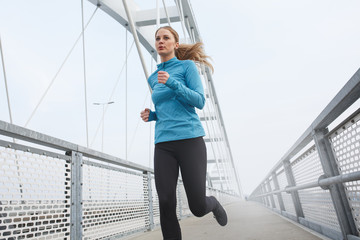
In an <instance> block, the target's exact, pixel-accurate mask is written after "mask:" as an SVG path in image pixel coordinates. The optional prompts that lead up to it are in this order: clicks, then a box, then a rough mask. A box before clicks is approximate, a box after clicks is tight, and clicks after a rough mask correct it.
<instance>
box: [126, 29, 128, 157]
mask: <svg viewBox="0 0 360 240" xmlns="http://www.w3.org/2000/svg"><path fill="white" fill-rule="evenodd" d="M125 52H126V53H127V52H128V30H127V29H126V28H125ZM127 84H128V58H127V56H126V54H125V160H127V159H128V142H127V141H128V131H127V130H128V123H127V120H128V116H127V115H128V102H127V100H128V99H127V98H128V97H127Z"/></svg>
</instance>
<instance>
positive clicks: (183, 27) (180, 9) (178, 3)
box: [175, 0, 188, 43]
mask: <svg viewBox="0 0 360 240" xmlns="http://www.w3.org/2000/svg"><path fill="white" fill-rule="evenodd" d="M175 2H176V3H177V7H178V10H179V16H180V22H181V27H182V30H183V33H184V38H185V43H188V40H187V37H186V31H185V24H184V15H183V8H182V3H181V0H177V1H175Z"/></svg>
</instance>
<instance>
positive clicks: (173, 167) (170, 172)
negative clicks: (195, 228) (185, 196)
mask: <svg viewBox="0 0 360 240" xmlns="http://www.w3.org/2000/svg"><path fill="white" fill-rule="evenodd" d="M173 149H174V148H173V142H165V143H158V144H156V145H155V153H154V169H155V184H156V190H157V193H158V197H159V205H160V224H161V231H162V233H163V237H164V240H165V239H166V240H170V239H171V240H181V230H180V225H179V222H178V219H177V215H176V185H177V180H178V175H179V165H178V161H177V160H176V159H175V157H174V154H173Z"/></svg>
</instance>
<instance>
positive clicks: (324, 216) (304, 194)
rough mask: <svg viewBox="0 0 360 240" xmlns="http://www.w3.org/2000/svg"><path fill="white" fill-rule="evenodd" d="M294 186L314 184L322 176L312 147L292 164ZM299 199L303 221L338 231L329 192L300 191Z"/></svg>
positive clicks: (317, 156) (317, 158) (319, 164)
mask: <svg viewBox="0 0 360 240" xmlns="http://www.w3.org/2000/svg"><path fill="white" fill-rule="evenodd" d="M292 169H293V173H294V178H295V181H296V185H302V184H307V183H311V182H316V181H317V180H318V179H319V176H321V175H323V174H324V171H323V169H322V166H321V162H320V158H319V155H318V153H317V151H316V148H315V146H312V147H311V148H310V149H309V150H307V151H306V152H305V153H304V154H302V155H301V156H300V157H299V158H297V159H296V160H295V161H294V162H293V163H292ZM298 192H299V198H300V202H301V206H302V209H303V212H304V217H305V219H308V220H310V221H313V222H316V223H319V224H321V225H324V226H327V227H329V228H331V229H334V230H336V231H340V226H339V222H338V219H337V216H336V212H335V209H334V206H333V203H332V200H331V196H330V192H329V191H328V190H326V191H325V190H323V189H321V188H320V187H316V188H310V189H304V190H300V191H298Z"/></svg>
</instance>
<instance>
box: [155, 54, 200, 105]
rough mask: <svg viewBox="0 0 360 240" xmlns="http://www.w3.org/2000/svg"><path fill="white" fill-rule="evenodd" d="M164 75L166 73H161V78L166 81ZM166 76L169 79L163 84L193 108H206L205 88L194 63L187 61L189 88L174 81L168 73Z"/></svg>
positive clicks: (187, 83) (186, 78) (186, 69)
mask: <svg viewBox="0 0 360 240" xmlns="http://www.w3.org/2000/svg"><path fill="white" fill-rule="evenodd" d="M159 73H160V71H159ZM159 73H158V74H159ZM164 73H166V72H161V73H160V78H164V79H166V76H162V75H163V74H164ZM166 74H167V76H168V77H167V79H166V80H165V81H164V82H163V83H164V84H165V85H166V86H168V87H169V88H171V89H172V90H174V92H175V93H176V95H178V96H181V97H183V98H184V99H185V101H186V102H187V103H188V104H190V105H191V106H194V107H197V108H199V109H202V108H203V107H204V105H205V97H204V88H203V86H202V83H201V79H200V75H199V72H198V70H197V68H196V65H195V63H194V62H193V61H187V66H186V67H185V82H186V85H187V86H185V85H184V84H182V83H180V82H178V81H175V80H174V79H172V78H171V77H170V76H169V74H168V73H166ZM159 82H160V79H159Z"/></svg>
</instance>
